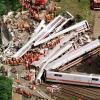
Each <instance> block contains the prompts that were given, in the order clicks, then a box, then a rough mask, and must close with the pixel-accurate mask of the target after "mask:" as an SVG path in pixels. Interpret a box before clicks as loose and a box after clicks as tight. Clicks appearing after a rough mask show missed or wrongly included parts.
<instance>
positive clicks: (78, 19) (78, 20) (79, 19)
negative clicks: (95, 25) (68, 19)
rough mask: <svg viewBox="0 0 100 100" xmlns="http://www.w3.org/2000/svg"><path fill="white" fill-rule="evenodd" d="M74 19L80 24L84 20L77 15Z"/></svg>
mask: <svg viewBox="0 0 100 100" xmlns="http://www.w3.org/2000/svg"><path fill="white" fill-rule="evenodd" d="M75 18H76V22H80V21H82V20H83V19H84V18H83V17H82V16H81V15H79V14H77V15H76V16H75Z"/></svg>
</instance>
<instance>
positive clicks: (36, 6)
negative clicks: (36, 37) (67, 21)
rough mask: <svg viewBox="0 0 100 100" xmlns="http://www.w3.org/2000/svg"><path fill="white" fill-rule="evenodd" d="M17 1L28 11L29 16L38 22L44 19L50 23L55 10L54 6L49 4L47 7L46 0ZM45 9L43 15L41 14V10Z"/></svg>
mask: <svg viewBox="0 0 100 100" xmlns="http://www.w3.org/2000/svg"><path fill="white" fill-rule="evenodd" d="M34 1H35V2H33V1H32V0H19V3H20V4H21V5H22V7H23V8H25V9H28V10H29V12H30V13H31V16H32V17H33V18H34V19H35V20H37V21H40V20H41V19H42V18H45V20H46V21H47V22H50V21H51V20H52V19H53V17H54V12H55V10H56V4H55V3H54V2H51V3H50V4H49V5H48V6H46V4H47V0H34ZM43 9H45V14H43V13H42V10H43Z"/></svg>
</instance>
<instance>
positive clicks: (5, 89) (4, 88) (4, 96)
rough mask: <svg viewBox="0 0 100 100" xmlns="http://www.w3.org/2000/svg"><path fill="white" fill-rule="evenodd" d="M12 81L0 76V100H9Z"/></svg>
mask: <svg viewBox="0 0 100 100" xmlns="http://www.w3.org/2000/svg"><path fill="white" fill-rule="evenodd" d="M11 97H12V81H11V80H10V79H8V78H6V77H4V76H0V100H11Z"/></svg>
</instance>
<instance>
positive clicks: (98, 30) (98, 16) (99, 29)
mask: <svg viewBox="0 0 100 100" xmlns="http://www.w3.org/2000/svg"><path fill="white" fill-rule="evenodd" d="M94 13H95V19H94V21H95V22H94V32H93V33H94V34H93V37H94V38H98V36H100V11H95V12H94Z"/></svg>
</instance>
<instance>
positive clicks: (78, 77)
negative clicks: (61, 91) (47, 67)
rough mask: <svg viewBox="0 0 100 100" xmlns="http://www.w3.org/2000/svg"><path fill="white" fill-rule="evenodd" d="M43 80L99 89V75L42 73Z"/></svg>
mask: <svg viewBox="0 0 100 100" xmlns="http://www.w3.org/2000/svg"><path fill="white" fill-rule="evenodd" d="M44 79H45V81H48V82H56V83H65V84H75V85H84V86H95V87H100V75H95V74H85V73H79V74H78V73H77V74H75V73H61V72H53V71H44Z"/></svg>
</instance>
